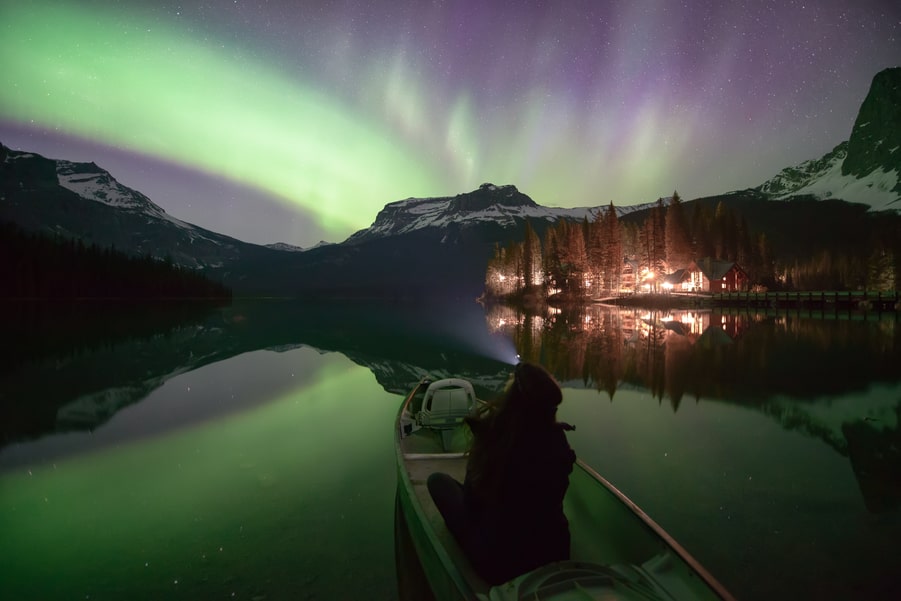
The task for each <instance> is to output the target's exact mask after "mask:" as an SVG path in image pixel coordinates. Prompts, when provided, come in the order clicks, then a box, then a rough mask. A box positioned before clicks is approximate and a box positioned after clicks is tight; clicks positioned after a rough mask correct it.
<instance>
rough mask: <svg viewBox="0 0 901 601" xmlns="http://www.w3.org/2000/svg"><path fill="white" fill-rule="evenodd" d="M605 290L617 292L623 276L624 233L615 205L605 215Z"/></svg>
mask: <svg viewBox="0 0 901 601" xmlns="http://www.w3.org/2000/svg"><path fill="white" fill-rule="evenodd" d="M604 234H605V236H604V253H603V257H604V266H603V271H604V289H605V290H606V291H607V292H617V291H619V289H620V283H621V281H622V274H623V258H624V256H625V255H624V252H623V231H622V228H621V227H620V224H619V217H617V215H616V209H615V208H614V206H613V203H612V202H611V203H610V206H609V207H608V208H607V212H606V213H605V215H604Z"/></svg>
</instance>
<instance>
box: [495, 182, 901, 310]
mask: <svg viewBox="0 0 901 601" xmlns="http://www.w3.org/2000/svg"><path fill="white" fill-rule="evenodd" d="M813 225H814V224H808V227H811V226H813ZM883 230H885V231H880V230H876V231H874V232H873V233H872V234H870V235H868V238H867V243H866V244H863V245H860V246H861V248H860V249H856V250H853V251H852V250H848V249H847V248H844V247H843V248H841V249H838V250H837V249H836V248H828V247H827V248H822V249H816V250H813V251H812V252H810V254H809V256H801V257H798V256H794V257H784V258H782V259H781V260H780V258H779V257H777V256H776V253H775V252H774V249H773V245H772V244H771V242H770V239H769V237H768V236H767V234H766V233H765V232H763V231H757V232H753V231H752V230H751V228H750V227H749V225H748V222H747V220H746V219H745V218H744V217H743V216H742V215H740V214H739V213H738V212H737V211H736V210H735V209H733V208H732V207H730V206H728V205H727V204H726V203H724V202H723V201H719V202H718V203H717V204H716V205H715V207H713V208H711V206H710V205H708V204H704V203H700V202H694V203H693V205H692V207H691V209H690V210H688V209H687V208H686V205H685V203H683V201H682V199H681V198H680V197H679V193H678V192H674V193H673V196H672V199H670V200H669V202H665V201H664V199H658V201H657V203H656V204H655V205H654V206H653V207H652V208H651V209H650V210H649V211H647V212H646V214H645V215H644V218H643V220H638V219H630V220H628V221H627V220H626V219H620V218H619V216H618V215H617V212H616V208H615V207H614V205H613V203H610V205H609V206H608V207H606V208H605V209H603V210H598V211H596V212H595V213H594V215H593V218H591V219H589V218H588V217H586V218H585V219H583V220H582V221H581V222H573V221H567V220H560V221H558V222H557V223H555V224H552V225H549V226H547V228H546V229H545V230H544V232H543V234H539V233H538V232H536V230H535V229H534V228H533V226H532V224H531V223H530V222H529V221H528V220H527V221H526V223H525V231H524V234H523V238H522V240H514V241H512V242H510V243H508V244H507V245H505V246H502V245H500V244H498V245H495V249H494V255H493V257H492V258H491V260H490V261H489V263H488V267H487V269H486V274H485V290H486V295H487V296H489V297H495V298H509V297H519V296H524V295H535V296H539V297H551V296H557V297H559V298H562V299H567V300H575V301H578V300H585V299H589V298H597V297H600V296H605V295H615V294H619V293H620V292H622V291H623V290H624V289H625V288H628V287H630V286H631V289H632V290H635V287H636V286H637V285H638V282H640V281H641V280H642V278H648V281H652V279H653V281H656V282H658V283H659V282H660V281H661V280H662V278H663V277H664V276H665V275H666V274H669V273H672V272H674V271H676V270H678V269H684V268H686V267H688V266H689V265H690V264H691V263H692V261H695V260H700V259H705V258H711V259H714V260H720V261H729V262H734V263H737V264H738V265H739V266H740V267H741V268H742V269H743V270H744V271H745V272H746V273H747V274H748V277H749V279H750V282H751V285H752V286H754V287H755V288H756V289H758V290H781V289H789V290H816V289H835V290H848V289H861V288H868V289H873V290H892V289H894V288H895V285H896V282H897V281H898V270H899V267H901V265H899V262H898V261H897V260H896V257H897V256H898V254H899V249H898V244H897V242H896V240H895V239H896V238H897V234H898V226H897V224H894V225H893V226H892V228H888V229H886V228H883ZM836 236H837V237H839V236H840V233H839V232H836ZM627 279H628V281H627Z"/></svg>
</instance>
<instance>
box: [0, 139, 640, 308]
mask: <svg viewBox="0 0 901 601" xmlns="http://www.w3.org/2000/svg"><path fill="white" fill-rule="evenodd" d="M650 206H651V205H643V206H635V207H619V208H617V211H618V213H619V214H620V215H625V214H626V213H629V212H636V211H641V210H642V209H646V208H648V207H650ZM601 210H604V207H596V208H588V207H582V208H575V209H567V208H548V207H542V206H540V205H538V204H537V203H535V201H534V200H532V199H531V198H529V197H528V196H527V195H525V194H523V193H521V192H519V191H518V190H517V189H516V187H514V186H495V185H493V184H484V185H482V186H481V187H479V188H478V189H477V190H474V191H472V192H467V193H464V194H458V195H456V196H448V197H442V198H426V199H414V198H409V199H406V200H401V201H397V202H392V203H389V204H388V205H386V206H385V208H384V209H383V210H382V211H381V212H380V213H379V214H378V215H377V217H376V220H375V222H374V223H373V224H372V226H370V227H369V228H367V229H364V230H361V231H359V232H356V233H355V234H353V235H352V236H350V237H349V238H348V239H347V240H346V241H344V242H343V243H340V244H327V243H324V242H322V243H319V244H317V245H316V246H313V247H311V248H307V249H302V248H300V247H297V246H291V245H287V244H284V243H278V244H272V245H269V246H260V245H256V244H249V243H246V242H242V241H240V240H236V239H234V238H230V237H228V236H223V235H221V234H217V233H215V232H211V231H209V230H205V229H203V228H200V227H197V226H195V225H193V224H190V223H187V222H184V221H181V220H179V219H176V218H175V217H172V216H171V215H169V214H168V213H166V212H165V211H164V210H163V209H162V208H161V207H159V206H157V205H156V204H154V203H153V202H152V201H151V200H150V199H149V198H147V197H146V196H145V195H143V194H141V193H140V192H138V191H136V190H132V189H130V188H128V187H126V186H124V185H122V184H121V183H119V182H118V181H117V180H116V179H115V178H114V177H113V176H112V175H111V174H110V173H109V172H107V171H105V170H104V169H102V168H100V167H98V166H97V165H96V164H94V163H74V162H71V161H67V160H53V159H48V158H45V157H42V156H40V155H37V154H34V153H29V152H19V151H15V150H11V149H9V148H6V147H5V146H2V145H0V221H12V222H14V223H16V224H18V225H19V226H20V227H22V228H24V229H25V230H27V231H40V232H46V233H50V234H57V235H61V236H64V237H67V238H76V239H80V240H82V241H84V242H85V244H97V245H99V246H104V247H108V246H115V248H116V249H117V250H120V251H124V252H128V253H132V254H137V255H142V256H143V255H151V256H154V257H158V258H160V259H164V258H167V257H168V258H171V259H172V261H173V262H175V263H177V264H179V265H183V266H186V267H190V268H192V269H199V270H204V273H205V274H207V275H208V276H210V277H212V278H213V279H216V280H219V281H222V282H223V283H225V284H226V285H228V286H230V287H231V288H232V289H233V291H234V293H235V294H236V295H254V296H300V297H325V296H327V297H336V296H337V297H353V298H360V297H379V298H385V297H390V298H401V297H402V298H422V297H423V296H432V297H436V296H437V297H452V298H475V297H477V296H478V295H479V294H480V293H481V291H482V288H483V278H484V273H485V266H486V265H487V262H488V260H489V258H490V257H491V256H492V253H493V251H494V247H495V244H498V243H500V244H506V243H507V242H508V241H510V240H514V239H518V238H520V237H521V236H522V234H523V232H524V229H525V222H526V219H529V220H530V221H531V223H532V226H533V227H534V228H535V230H536V231H537V232H539V233H541V232H543V231H544V229H545V228H546V227H547V226H548V225H550V224H553V223H555V222H556V221H558V220H559V219H570V220H579V221H580V220H582V219H585V218H588V219H592V218H593V216H594V214H595V213H597V212H598V211H601ZM301 251H302V252H301Z"/></svg>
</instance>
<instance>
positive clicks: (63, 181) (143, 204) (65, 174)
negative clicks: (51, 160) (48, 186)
mask: <svg viewBox="0 0 901 601" xmlns="http://www.w3.org/2000/svg"><path fill="white" fill-rule="evenodd" d="M56 175H57V178H58V181H59V185H60V186H62V187H63V188H66V189H67V190H71V191H72V192H75V193H76V194H78V195H79V196H81V197H82V198H87V199H88V200H95V201H97V202H101V203H103V204H105V205H109V206H111V207H116V208H119V209H125V210H130V211H138V212H142V213H150V214H153V215H155V216H160V215H162V214H164V213H165V211H164V210H163V209H162V208H161V207H160V206H158V205H156V204H154V203H153V201H151V200H150V199H149V198H147V197H146V196H144V195H143V194H141V193H140V192H138V191H137V190H132V189H131V188H128V187H126V186H123V185H122V184H120V183H119V182H118V181H117V180H116V178H114V177H113V176H112V175H110V173H109V172H108V171H106V170H105V169H101V168H100V167H98V166H97V165H96V164H95V163H93V162H92V163H73V162H71V161H64V160H57V161H56Z"/></svg>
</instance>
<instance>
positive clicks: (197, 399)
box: [0, 302, 901, 599]
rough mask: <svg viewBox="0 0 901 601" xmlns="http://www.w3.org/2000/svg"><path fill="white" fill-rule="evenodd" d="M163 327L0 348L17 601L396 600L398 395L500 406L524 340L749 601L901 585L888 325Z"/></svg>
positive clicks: (329, 310)
mask: <svg viewBox="0 0 901 601" xmlns="http://www.w3.org/2000/svg"><path fill="white" fill-rule="evenodd" d="M151 313H152V312H151ZM153 320H154V318H153V317H152V316H151V315H150V314H148V313H146V312H145V313H139V314H137V317H135V320H134V329H131V330H129V328H128V327H127V324H128V322H129V320H128V319H127V318H125V317H122V318H117V319H116V320H115V321H116V322H117V324H118V325H117V326H116V330H117V331H118V332H119V334H117V335H116V336H114V337H109V336H105V335H104V339H103V341H102V342H98V343H96V344H95V343H91V344H88V345H81V346H78V345H74V346H67V345H66V344H64V343H63V342H62V341H61V340H62V339H63V338H64V339H66V340H69V341H73V340H74V341H76V342H77V340H78V337H77V336H63V337H61V338H60V339H54V340H53V341H51V342H52V344H50V345H48V348H47V349H45V350H40V349H39V347H40V345H39V344H37V343H35V342H34V341H29V340H26V338H27V337H28V335H27V332H26V331H25V330H24V329H23V330H22V333H23V337H20V339H19V340H20V341H21V344H22V345H23V346H22V348H23V349H31V350H28V352H23V354H22V357H21V358H16V357H13V355H16V353H15V350H14V349H9V348H8V347H7V348H6V349H5V350H7V351H9V353H8V355H7V356H6V358H7V359H8V360H9V361H10V362H11V363H12V362H15V368H14V369H6V370H0V410H2V414H0V430H2V432H3V440H2V441H0V532H3V536H2V537H0V598H3V599H6V598H72V597H76V596H77V597H79V598H84V596H85V595H88V594H90V595H91V596H92V598H97V597H99V596H104V597H110V598H125V597H128V598H140V597H141V594H144V595H145V597H146V598H174V597H176V596H182V597H185V598H195V599H205V598H210V599H213V598H216V599H218V598H223V597H226V598H228V597H230V596H231V594H232V593H236V595H237V596H240V597H242V598H253V597H263V596H265V598H267V599H268V598H272V599H274V598H282V597H291V596H296V595H297V593H298V591H302V592H304V593H306V592H308V591H309V592H311V593H313V594H315V595H316V596H317V597H318V598H353V597H354V596H355V595H356V594H358V593H359V592H360V590H364V591H371V592H372V595H371V596H373V597H378V598H390V597H391V596H392V595H393V594H394V591H395V589H394V586H395V585H394V573H393V569H392V565H391V561H392V558H391V544H392V537H391V530H390V528H391V524H392V520H391V516H392V511H391V510H392V503H393V500H394V499H393V496H394V490H395V481H394V469H395V466H394V464H393V456H392V453H391V448H390V446H391V440H390V435H389V432H390V429H391V423H392V420H393V417H394V415H395V412H396V410H397V406H398V404H399V402H400V396H399V395H401V394H403V393H405V392H406V391H408V390H409V388H410V387H411V386H412V384H413V383H415V382H416V381H417V380H418V379H419V378H420V376H421V375H423V374H425V373H429V374H431V375H432V376H434V377H441V376H444V375H460V376H463V377H466V378H467V379H470V380H472V381H473V382H474V383H475V384H476V386H477V388H478V389H479V394H480V396H483V397H486V398H487V397H488V396H491V395H492V394H493V393H495V392H497V391H498V390H500V388H501V387H502V386H503V384H504V382H505V381H506V378H507V375H508V373H509V370H510V366H509V361H510V358H509V356H510V353H509V349H510V347H511V345H515V347H516V350H518V351H519V352H520V353H521V354H522V355H523V356H524V357H525V358H527V359H532V360H537V361H540V362H541V363H543V364H544V365H546V366H548V367H549V368H550V369H551V370H552V371H553V372H554V374H555V375H556V376H557V377H558V379H560V380H561V382H562V384H563V387H564V395H565V399H566V401H565V402H564V403H563V405H562V406H561V411H562V413H563V415H562V416H561V417H562V419H563V420H564V421H568V422H572V423H575V424H576V425H577V426H578V429H577V431H576V432H573V433H571V435H572V437H571V441H572V442H573V444H574V448H576V450H577V452H578V453H579V455H580V457H582V458H583V459H585V460H586V461H588V462H589V463H590V464H591V465H592V466H593V467H595V468H596V469H598V470H599V471H600V472H601V473H603V474H604V475H605V476H607V477H608V478H610V479H611V480H612V481H613V482H614V483H615V484H616V485H617V486H619V487H620V488H622V489H623V490H624V491H625V492H626V493H627V494H629V495H630V496H631V497H632V498H633V499H635V500H636V501H637V502H638V503H639V504H640V505H641V506H642V507H643V508H644V509H646V510H647V511H648V512H649V513H650V514H651V515H652V516H653V517H654V518H655V520H657V521H658V522H660V523H661V524H662V525H663V526H664V527H665V528H666V529H667V530H668V531H669V532H670V533H671V534H673V535H674V536H675V537H676V538H677V539H678V540H679V541H680V542H681V543H682V544H683V545H685V546H686V547H687V548H688V549H689V551H690V552H692V554H694V555H695V556H696V557H698V558H699V559H700V560H701V561H702V563H704V564H705V565H706V566H707V567H708V568H709V569H711V571H712V572H713V573H714V574H715V575H716V576H717V577H718V578H720V579H721V580H723V582H724V583H725V584H726V585H727V586H728V588H730V589H731V590H733V591H734V592H735V593H736V594H737V595H738V596H739V598H742V599H774V598H780V599H783V598H784V599H791V598H812V597H816V596H817V594H821V595H820V596H822V597H824V598H830V597H835V596H843V597H846V598H855V597H858V598H864V597H865V598H894V596H892V595H889V594H882V593H886V592H897V590H898V589H899V588H901V582H899V581H898V576H897V575H896V572H895V567H896V566H895V564H896V563H897V560H896V558H897V550H896V546H897V539H898V533H899V531H901V530H899V527H901V523H899V521H898V520H899V518H901V512H899V511H898V507H899V500H901V483H899V477H901V476H899V475H901V460H899V456H898V450H899V449H901V440H899V426H898V423H899V418H901V370H899V368H898V365H901V360H899V359H901V357H899V352H901V350H899V349H901V344H899V331H898V324H897V322H896V321H895V320H894V319H880V320H876V319H873V318H872V316H871V317H870V318H869V319H868V320H848V319H846V320H828V319H827V320H822V319H820V320H818V319H807V318H805V317H804V316H801V315H797V314H792V313H781V314H775V313H772V314H767V313H761V314H754V313H741V312H733V313H728V312H726V313H713V312H702V311H692V312H688V311H682V312H671V313H666V312H647V311H634V310H631V309H630V310H624V311H620V310H616V309H611V308H602V307H588V308H584V309H580V310H577V311H553V312H548V313H543V314H541V315H535V314H527V313H523V312H518V311H515V310H513V309H509V308H499V307H495V308H491V309H490V310H489V311H488V312H487V313H486V312H485V311H484V310H483V309H482V308H481V307H479V306H478V305H476V304H475V303H472V304H464V305H456V306H446V307H435V306H428V307H426V306H413V305H406V306H375V305H352V304H347V305H342V304H340V303H332V304H329V305H310V304H299V303H293V302H246V303H242V302H236V303H235V304H233V305H231V306H228V307H220V308H216V309H214V310H212V311H208V312H205V313H203V314H202V315H194V316H191V317H190V319H188V320H184V321H178V322H169V323H164V324H157V325H159V327H155V329H154V328H150V327H148V324H151V323H153ZM111 321H112V320H111ZM142 321H143V322H144V323H141V322H142ZM93 323H94V324H95V325H96V327H98V328H102V327H104V326H102V325H97V324H98V322H97V321H94V322H93ZM486 324H487V325H486ZM63 325H64V324H61V323H59V322H57V323H56V325H53V324H50V325H46V326H43V327H42V328H39V329H38V330H37V331H38V332H39V333H38V334H34V336H51V334H52V332H53V331H54V328H55V327H63ZM65 327H73V328H75V327H76V326H75V325H70V326H65ZM28 345H31V346H28ZM29 470H31V473H29ZM173 541H174V542H173ZM220 547H221V548H222V549H223V551H219V548H220ZM48 566H49V568H48ZM48 569H49V570H52V572H53V574H54V577H53V578H47V577H46V574H47V572H48ZM823 574H828V577H826V578H824V577H823ZM361 578H362V580H361ZM175 580H178V584H175V583H174V581H175ZM141 591H143V592H141ZM895 596H896V595H895Z"/></svg>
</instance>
